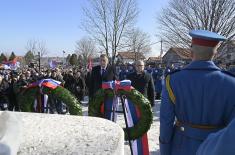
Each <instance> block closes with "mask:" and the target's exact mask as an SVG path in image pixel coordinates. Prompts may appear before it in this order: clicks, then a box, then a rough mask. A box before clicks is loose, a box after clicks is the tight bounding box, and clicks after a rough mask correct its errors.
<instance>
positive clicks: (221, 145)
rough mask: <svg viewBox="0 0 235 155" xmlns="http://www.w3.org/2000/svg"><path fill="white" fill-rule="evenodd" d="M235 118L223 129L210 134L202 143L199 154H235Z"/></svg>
mask: <svg viewBox="0 0 235 155" xmlns="http://www.w3.org/2000/svg"><path fill="white" fill-rule="evenodd" d="M234 144H235V119H234V120H233V121H232V122H231V123H230V124H229V125H228V126H227V127H226V128H224V129H223V130H220V131H218V132H216V133H213V134H210V135H209V136H208V137H207V139H206V140H205V141H204V142H203V143H202V144H201V145H200V147H199V149H198V151H197V155H234V154H235V147H234Z"/></svg>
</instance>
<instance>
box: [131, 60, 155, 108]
mask: <svg viewBox="0 0 235 155" xmlns="http://www.w3.org/2000/svg"><path fill="white" fill-rule="evenodd" d="M127 79H129V80H131V85H132V86H133V87H134V88H135V89H136V90H138V91H139V92H140V93H141V94H143V95H144V96H145V97H146V98H147V99H148V100H149V101H150V104H151V106H154V100H155V94H154V93H155V89H154V88H155V87H154V83H153V78H152V75H151V74H149V73H147V72H145V71H144V62H143V61H142V60H138V61H136V62H135V72H133V73H131V74H129V75H128V76H127Z"/></svg>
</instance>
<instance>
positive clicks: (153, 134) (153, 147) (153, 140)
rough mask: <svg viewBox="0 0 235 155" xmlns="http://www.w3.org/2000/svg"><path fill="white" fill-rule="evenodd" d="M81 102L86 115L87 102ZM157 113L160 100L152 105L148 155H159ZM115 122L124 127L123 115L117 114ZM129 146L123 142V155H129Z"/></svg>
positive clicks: (158, 112)
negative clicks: (152, 116)
mask: <svg viewBox="0 0 235 155" xmlns="http://www.w3.org/2000/svg"><path fill="white" fill-rule="evenodd" d="M82 104H83V115H85V116H87V111H88V108H87V102H82ZM159 114H160V101H158V100H157V101H156V104H155V106H154V107H153V115H154V118H153V124H152V125H151V128H150V130H149V131H148V140H149V141H148V142H149V149H150V155H159V154H160V153H159V142H158V137H159V125H160V123H159ZM117 123H118V124H119V125H120V126H122V127H124V126H125V123H124V116H123V114H118V119H117ZM130 154H131V153H130V147H129V145H128V142H125V155H130Z"/></svg>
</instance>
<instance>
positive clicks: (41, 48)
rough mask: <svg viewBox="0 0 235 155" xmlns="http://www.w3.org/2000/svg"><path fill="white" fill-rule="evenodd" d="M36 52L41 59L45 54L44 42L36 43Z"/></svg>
mask: <svg viewBox="0 0 235 155" xmlns="http://www.w3.org/2000/svg"><path fill="white" fill-rule="evenodd" d="M37 52H39V53H40V57H43V56H45V55H46V54H47V52H48V51H47V48H46V44H45V42H44V41H38V42H37Z"/></svg>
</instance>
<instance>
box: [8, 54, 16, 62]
mask: <svg viewBox="0 0 235 155" xmlns="http://www.w3.org/2000/svg"><path fill="white" fill-rule="evenodd" d="M15 58H16V55H15V53H14V52H11V56H10V57H9V61H12V60H14V59H15Z"/></svg>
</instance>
